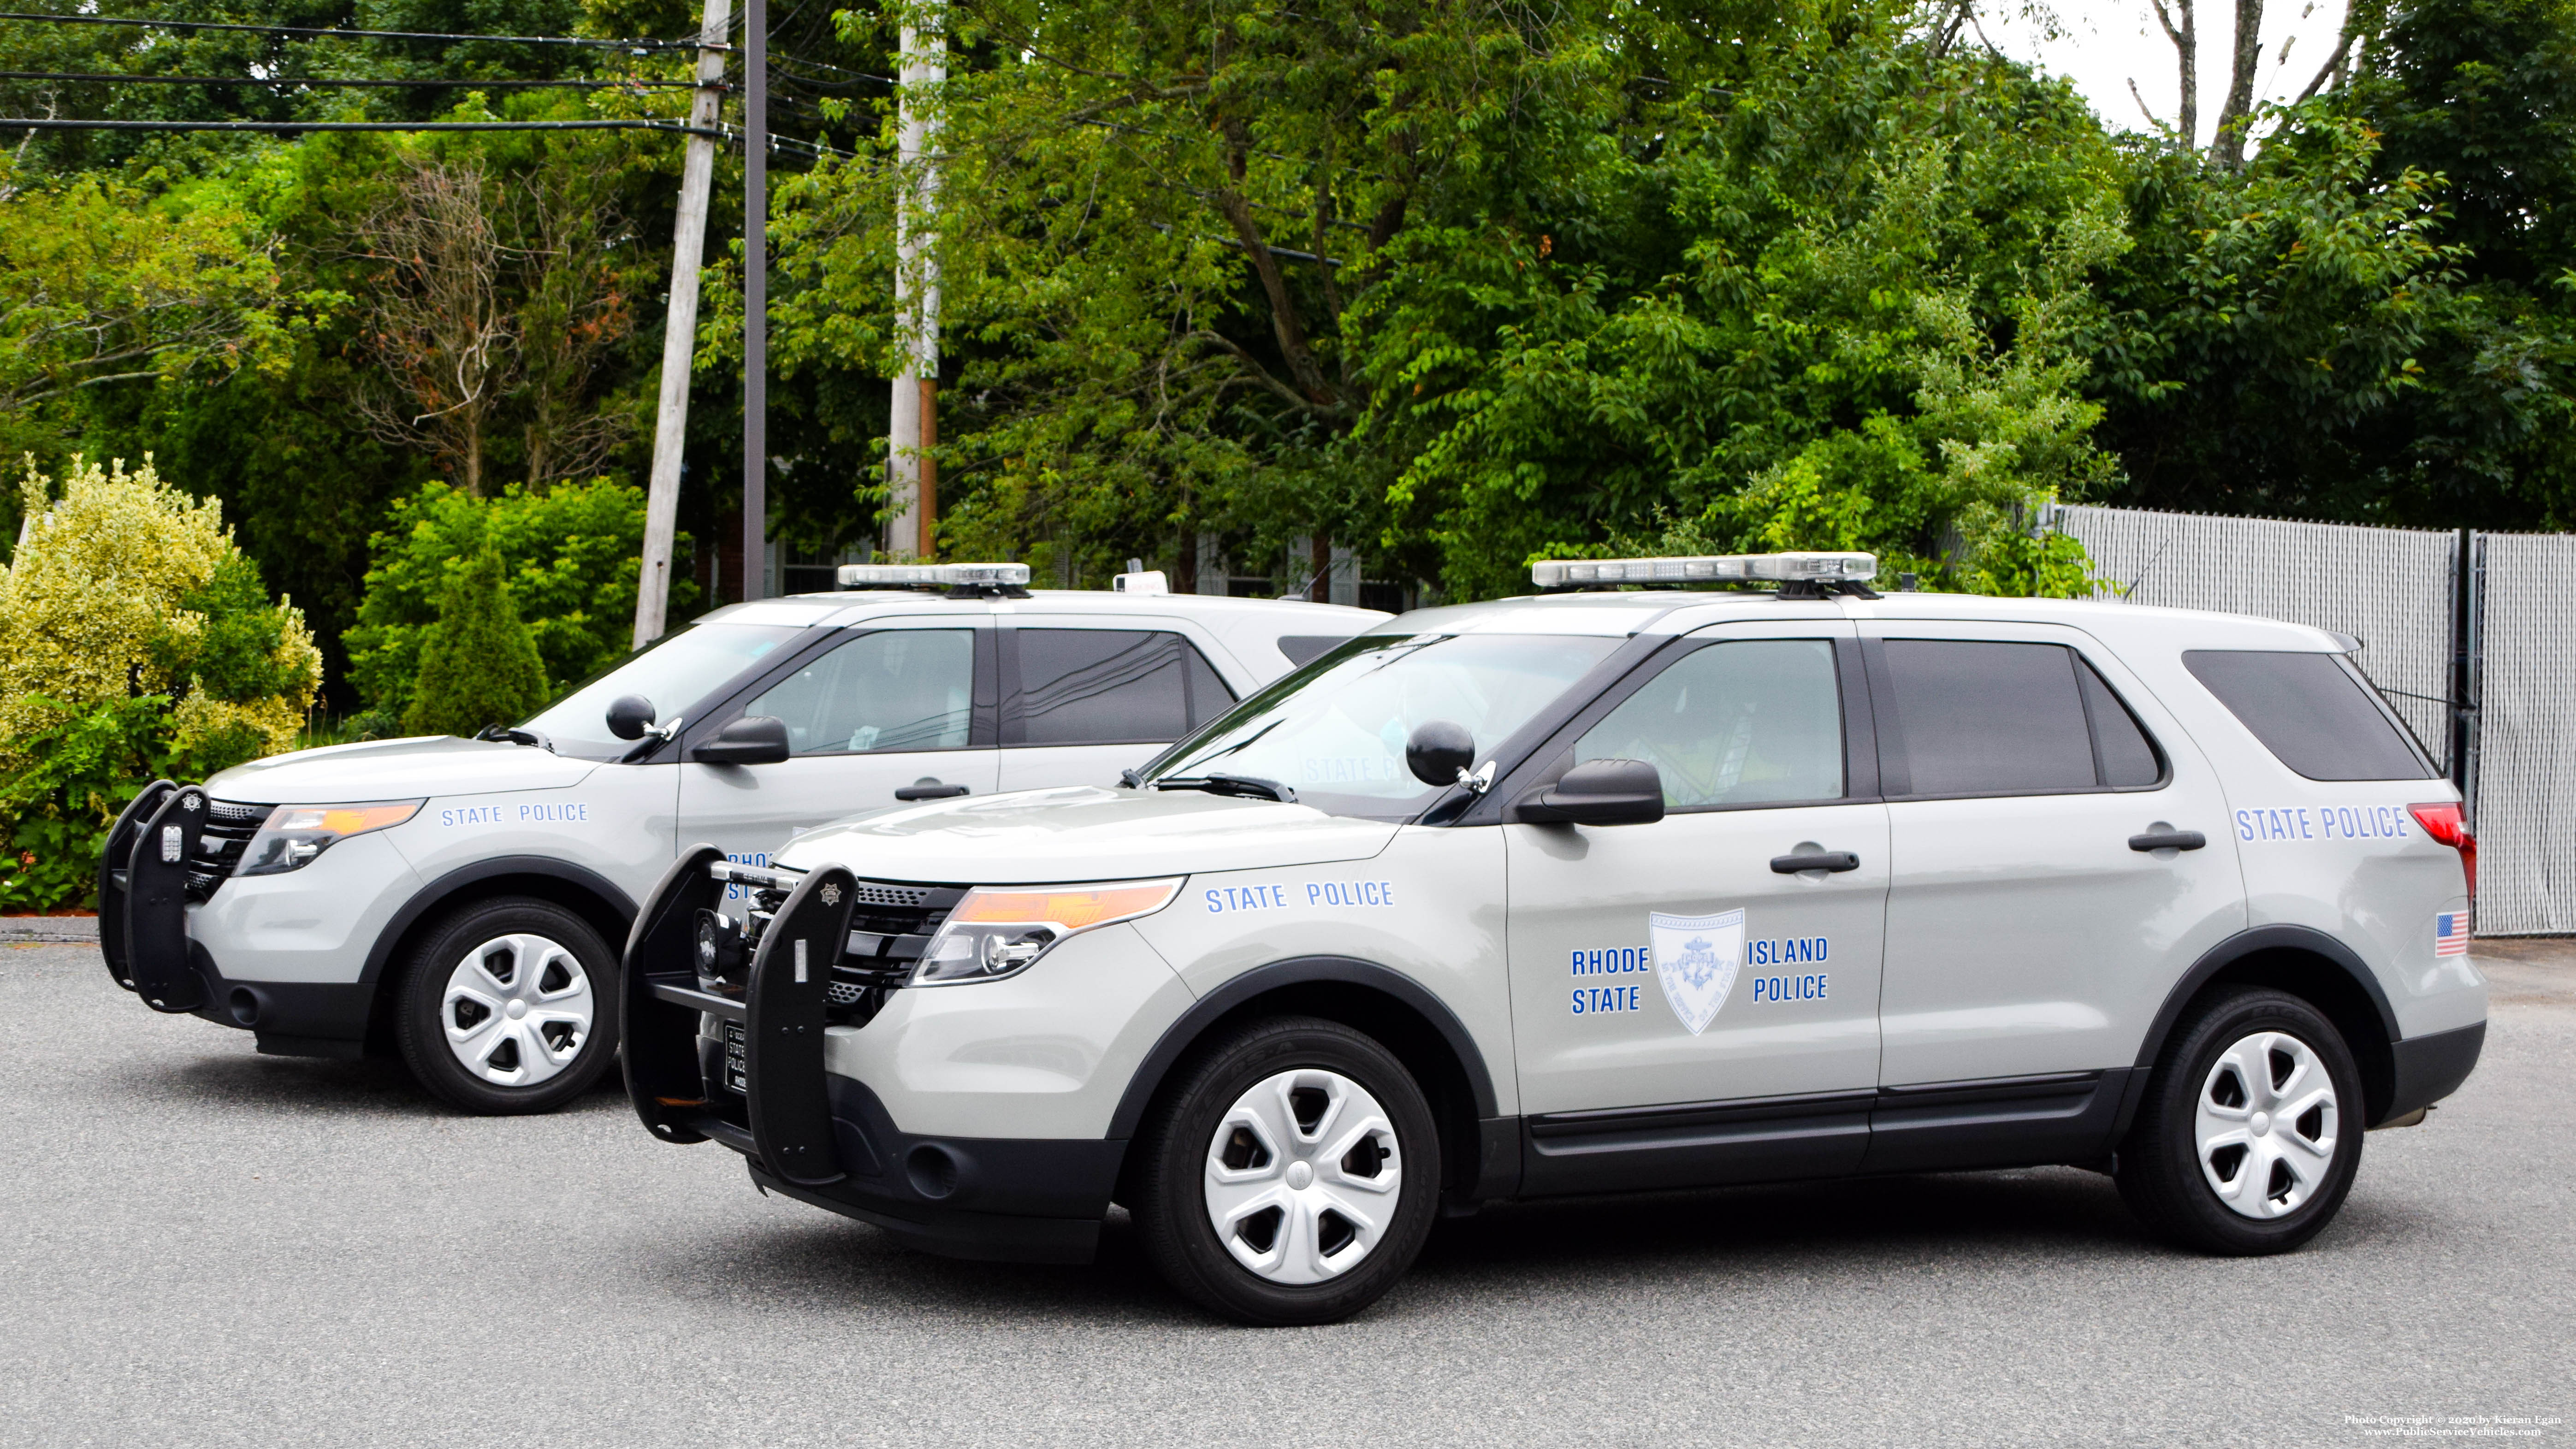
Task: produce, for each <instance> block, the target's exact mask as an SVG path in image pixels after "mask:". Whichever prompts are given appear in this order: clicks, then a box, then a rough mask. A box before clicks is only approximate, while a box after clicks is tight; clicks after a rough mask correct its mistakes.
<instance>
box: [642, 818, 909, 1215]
mask: <svg viewBox="0 0 2576 1449" xmlns="http://www.w3.org/2000/svg"><path fill="white" fill-rule="evenodd" d="M723 858H724V852H723V851H721V850H718V849H717V848H716V847H714V846H712V845H697V846H692V847H690V848H689V849H688V850H686V851H684V852H682V853H681V856H680V858H679V860H678V861H677V862H675V863H674V864H673V865H672V867H671V869H670V870H669V871H668V872H667V873H665V874H664V875H663V877H662V881H661V884H660V885H658V886H656V887H654V890H653V896H652V899H651V900H650V901H649V902H648V903H647V904H646V905H645V908H644V911H643V913H642V914H640V915H638V916H637V917H636V918H635V929H634V931H633V932H632V933H631V934H630V935H629V936H628V937H627V940H626V962H625V970H624V972H623V976H624V978H625V979H624V983H623V985H622V987H621V991H622V1003H623V1005H622V1011H623V1015H622V1018H621V1020H620V1023H619V1031H620V1040H622V1041H623V1042H624V1044H625V1057H626V1094H627V1097H628V1098H629V1099H630V1100H632V1101H633V1102H634V1104H635V1114H636V1116H638V1117H640V1118H642V1119H643V1122H644V1125H645V1127H646V1128H648V1129H650V1130H651V1131H652V1133H653V1135H654V1136H656V1137H659V1138H661V1139H662V1140H663V1141H665V1142H674V1143H678V1142H704V1141H706V1140H708V1139H710V1138H713V1139H714V1140H716V1141H719V1142H722V1143H724V1144H725V1145H726V1146H728V1147H731V1148H733V1149H735V1150H736V1151H738V1152H743V1153H746V1154H748V1155H749V1156H750V1157H751V1158H752V1159H753V1161H754V1162H755V1163H756V1164H757V1165H758V1167H759V1169H760V1170H761V1171H763V1172H765V1173H766V1174H767V1175H768V1176H771V1177H774V1178H776V1179H778V1180H779V1181H781V1182H784V1183H789V1184H793V1185H795V1186H798V1187H822V1186H827V1185H829V1184H832V1183H836V1182H839V1181H841V1180H842V1178H843V1177H844V1176H845V1175H846V1174H845V1173H844V1172H843V1171H842V1169H841V1165H840V1159H839V1155H838V1153H837V1152H835V1151H834V1149H833V1145H832V1109H831V1103H830V1101H829V1100H828V1098H827V1096H826V1094H825V1089H824V1080H823V1026H824V1020H823V1008H824V1005H825V1003H826V1000H827V998H828V995H829V992H830V990H831V984H832V963H833V962H835V961H838V960H839V959H840V957H841V950H842V945H843V943H844V942H846V941H847V940H848V939H849V934H850V914H851V912H852V911H853V910H855V909H856V908H857V905H858V892H857V890H856V889H855V886H856V879H855V878H854V877H853V876H852V875H851V874H850V872H849V871H848V870H847V869H846V868H844V867H841V866H838V865H827V866H822V867H820V868H818V869H816V870H814V871H812V872H811V873H809V874H808V875H806V877H805V878H804V879H803V880H801V881H799V882H798V883H797V885H796V889H795V890H794V891H792V892H790V893H789V895H788V897H787V901H786V903H785V904H784V905H781V906H780V907H779V908H778V913H777V915H776V916H774V917H773V918H772V919H771V921H770V925H769V931H768V934H767V935H765V936H763V937H762V938H761V941H760V946H759V949H758V950H756V951H755V952H753V954H752V958H751V971H750V978H749V984H748V986H747V988H746V989H745V990H744V992H743V994H742V995H741V996H740V997H735V996H732V995H730V994H726V993H723V992H717V991H708V990H705V989H703V988H702V987H701V986H700V985H699V981H698V971H697V914H698V912H699V911H700V910H701V909H707V910H712V909H714V908H715V905H716V903H717V901H718V900H720V899H721V898H722V895H723V891H724V883H723V882H721V881H718V880H716V879H715V878H714V877H713V876H711V875H709V874H708V871H707V868H708V866H710V865H712V864H713V863H715V862H716V861H719V860H722V859H723ZM702 1013H703V1014H705V1015H709V1016H713V1017H716V1018H718V1019H719V1020H723V1021H733V1022H740V1023H742V1026H743V1034H744V1071H745V1077H746V1083H745V1084H746V1087H747V1088H748V1090H747V1091H746V1092H745V1093H744V1094H743V1096H744V1101H743V1106H742V1109H741V1112H740V1118H741V1120H739V1121H737V1120H736V1119H735V1114H734V1113H732V1112H730V1111H728V1110H727V1109H726V1108H725V1107H724V1106H721V1105H719V1104H718V1103H717V1102H715V1101H712V1100H710V1097H711V1093H712V1092H714V1091H720V1090H722V1089H721V1087H711V1086H710V1084H709V1079H710V1078H711V1077H716V1078H717V1079H718V1080H721V1078H720V1076H719V1075H718V1073H719V1071H720V1063H718V1064H711V1063H708V1062H707V1061H705V1060H703V1059H702V1058H701V1056H700V1054H699V1045H698V1043H699V1037H698V1018H699V1016H700V1014H702ZM711 1067H714V1068H715V1069H714V1070H711Z"/></svg>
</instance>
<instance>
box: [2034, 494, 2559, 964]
mask: <svg viewBox="0 0 2576 1449" xmlns="http://www.w3.org/2000/svg"><path fill="white" fill-rule="evenodd" d="M2042 521H2043V523H2044V524H2045V525H2046V526H2048V527H2051V528H2054V529H2056V530H2057V531H2059V532H2062V533H2065V534H2068V535H2071V536H2072V537H2074V538H2075V539H2077V540H2078V541H2080V542H2081V543H2082V544H2083V545H2084V548H2085V551H2086V552H2087V553H2089V554H2090V555H2092V558H2093V567H2094V572H2095V574H2096V575H2097V576H2098V577H2100V578H2101V579H2102V580H2103V581H2104V584H2105V586H2106V588H2107V590H2108V591H2109V592H2111V593H2113V594H2116V595H2117V596H2118V597H2120V598H2123V599H2127V600H2129V601H2131V602H2133V603H2140V604H2159V605H2165V606H2169V607H2173V608H2182V609H2215V610H2220V611H2223V612H2227V613H2233V614H2255V615H2260V616H2262V617H2264V618H2269V619H2283V620H2287V621H2289V622H2291V623H2297V624H2307V625H2311V626H2313V627H2315V628H2319V629H2325V630H2328V631H2330V632H2333V633H2337V634H2346V635H2350V636H2352V637H2353V638H2356V639H2358V640H2360V641H2361V649H2360V650H2359V652H2357V653H2356V654H2355V655H2354V656H2353V658H2354V662H2355V663H2357V664H2359V665H2360V666H2361V668H2362V672H2363V673H2365V674H2367V675H2369V676H2370V678H2371V680H2372V682H2374V683H2376V684H2377V685H2378V686H2379V687H2380V690H2381V691H2382V692H2383V693H2385V694H2386V695H2387V696H2388V700H2389V703H2390V704H2391V705H2393V706H2395V707H2396V709H2397V712H2398V713H2399V714H2400V715H2401V716H2403V717H2404V718H2405V720H2406V723H2407V725H2408V727H2409V728H2411V729H2413V730H2414V732H2415V736H2416V738H2417V739H2419V740H2421V741H2423V743H2424V748H2425V750H2426V752H2427V753H2429V754H2431V755H2432V756H2433V758H2434V760H2435V761H2437V762H2438V763H2439V764H2440V765H2441V767H2442V769H2443V770H2444V771H2445V772H2446V773H2448V774H2449V775H2450V776H2451V778H2452V779H2453V780H2455V781H2458V782H2459V783H2460V785H2461V790H2462V793H2463V794H2464V795H2465V796H2466V797H2467V798H2468V800H2469V808H2470V813H2471V818H2472V819H2473V821H2474V822H2475V826H2476V829H2477V832H2478V902H2477V925H2478V931H2479V934H2481V935H2498V936H2517V935H2543V934H2556V933H2566V932H2576V832H2571V830H2570V829H2568V828H2567V827H2569V826H2571V825H2576V537H2567V536H2562V535H2554V534H2552V535H2533V534H2480V533H2472V532H2468V531H2462V532H2458V533H2437V532H2430V531H2425V530H2419V529H2402V528H2362V527H2356V526H2353V525H2349V524H2339V523H2292V522H2287V521H2285V520H2281V519H2272V518H2220V517H2211V516H2207V515H2201V514H2188V513H2154V512H2148V511H2145V510H2140V509H2129V508H2097V507H2093V506H2090V505H2065V506H2061V507H2056V508H2052V509H2050V510H2049V512H2048V515H2047V517H2046V518H2045V519H2043V520H2042ZM2464 566H2465V567H2466V568H2467V569H2468V570H2469V574H2468V577H2467V578H2466V580H2465V581H2464V580H2463V578H2462V573H2461V571H2462V569H2463V567H2464ZM2464 585H2465V586H2464ZM2463 685H2465V686H2466V687H2465V689H2463V688H2462V686H2463Z"/></svg>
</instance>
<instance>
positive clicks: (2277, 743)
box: [2182, 649, 2432, 780]
mask: <svg viewBox="0 0 2576 1449" xmlns="http://www.w3.org/2000/svg"><path fill="white" fill-rule="evenodd" d="M2182 662H2183V667H2184V668H2186V669H2189V670H2190V671H2191V673H2192V677H2193V678H2195V679H2198V680H2199V681H2200V682H2201V683H2202V684H2204V685H2206V686H2208V688H2209V692H2210V693H2212V694H2214V695H2217V696H2218V702H2219V703H2221V704H2223V705H2226V706H2227V709H2228V712H2229V713H2231V714H2233V715H2235V716H2236V717H2237V719H2239V720H2241V721H2243V722H2244V725H2245V728H2247V729H2249V730H2251V731H2253V732H2254V738H2256V739H2258V740H2261V741H2262V742H2263V747H2264V748H2265V749H2268V750H2270V751H2271V752H2272V754H2273V756H2274V757H2275V758H2277V759H2278V760H2280V762H2281V763H2282V764H2284V765H2287V766H2289V767H2290V768H2291V769H2293V770H2296V771H2298V772H2299V773H2300V774H2302V775H2305V776H2307V777H2308V778H2309V779H2311V780H2422V779H2428V778H2430V777H2431V773H2432V772H2431V771H2429V770H2428V769H2426V768H2425V765H2424V761H2423V759H2422V758H2421V757H2420V756H2418V755H2417V754H2416V753H2415V750H2414V748H2413V747H2412V746H2411V745H2409V744H2408V743H2407V741H2406V738H2405V736H2403V735H2401V734H2399V733H2398V732H2397V726H2396V725H2394V724H2392V723H2391V722H2390V721H2389V718H2388V716H2387V714H2386V713H2385V712H2384V711H2382V710H2381V709H2380V707H2379V702H2378V701H2377V700H2375V699H2373V698H2371V697H2370V690H2369V687H2368V686H2366V685H2364V684H2363V683H2362V682H2361V681H2360V680H2358V679H2355V678H2354V677H2353V676H2352V673H2351V671H2350V670H2349V669H2347V668H2346V667H2345V665H2344V663H2343V661H2342V660H2341V659H2340V658H2338V657H2337V656H2335V655H2332V654H2309V653H2299V652H2294V651H2286V650H2258V649H2191V650H2186V651H2184V653H2183V656H2182Z"/></svg>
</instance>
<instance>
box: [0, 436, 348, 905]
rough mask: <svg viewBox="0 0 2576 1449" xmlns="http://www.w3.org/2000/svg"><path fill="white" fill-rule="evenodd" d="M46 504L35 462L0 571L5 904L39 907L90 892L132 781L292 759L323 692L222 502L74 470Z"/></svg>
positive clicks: (0, 875)
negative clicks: (101, 842)
mask: <svg viewBox="0 0 2576 1449" xmlns="http://www.w3.org/2000/svg"><path fill="white" fill-rule="evenodd" d="M51 492H52V480H50V479H47V478H46V477H44V476H43V475H41V474H39V473H37V472H36V471H35V470H34V468H33V467H32V465H31V466H30V468H29V471H28V474H27V477H26V479H25V481H24V483H23V485H22V496H23V506H24V510H25V514H26V517H27V518H28V520H29V522H28V525H27V532H26V536H25V537H24V538H23V539H22V540H21V542H20V544H19V547H18V550H17V553H16V556H15V557H14V558H13V559H12V560H11V562H10V564H9V565H8V567H7V568H6V569H5V570H0V836H5V838H6V839H7V840H8V841H9V842H10V847H9V848H10V851H11V855H10V858H9V859H8V860H6V861H0V903H6V904H11V905H22V906H34V907H37V908H45V907H50V906H53V905H58V904H62V903H65V902H67V901H72V900H78V899H81V898H83V897H85V896H86V895H87V894H88V892H89V889H90V878H89V876H88V872H89V871H90V870H91V869H92V868H93V867H94V866H95V864H96V860H97V848H98V841H97V837H98V834H99V832H101V831H103V830H104V829H105V828H106V827H107V825H108V824H109V823H110V821H112V820H113V818H114V816H115V813H116V811H117V810H118V809H120V808H122V807H123V805H124V804H125V802H126V801H127V800H129V799H131V798H133V795H134V792H135V790H136V789H137V788H139V786H140V784H141V783H142V782H143V781H146V780H149V779H151V778H153V777H154V775H155V774H158V773H163V772H168V771H183V772H185V773H187V774H189V775H190V776H191V777H201V776H203V775H206V774H211V773H213V772H215V771H217V770H222V769H227V768H230V767H231V766H233V765H236V764H239V763H241V762H242V761H244V760H248V759H252V758H255V757H258V756H261V755H267V754H274V753H276V752H277V751H280V750H283V749H287V748H290V747H291V745H292V743H293V741H294V739H295V736H296V733H297V731H298V729H299V728H300V727H301V726H302V724H303V723H304V717H305V712H306V711H307V710H308V709H309V708H310V707H311V705H312V703H313V698H314V694H315V691H316V690H317V689H318V688H319V686H320V683H321V655H320V652H319V651H318V650H316V649H315V648H314V645H313V641H312V638H311V636H310V635H309V634H307V633H306V631H305V627H304V619H303V615H302V613H301V612H300V611H298V610H297V609H296V608H295V607H294V606H293V604H291V603H289V602H287V601H284V600H280V601H278V602H276V603H271V602H270V601H269V598H268V591H267V589H266V587H265V586H263V585H262V583H261V582H260V576H259V569H258V566H257V565H256V564H254V563H253V562H252V561H251V560H250V559H249V558H247V557H245V556H244V555H243V554H242V553H241V551H240V550H239V549H238V548H236V547H235V546H234V544H233V541H232V537H231V535H230V534H228V533H227V532H225V531H224V529H223V510H222V507H221V505H220V504H216V503H213V502H198V501H196V500H194V499H191V498H189V497H188V496H187V495H185V494H183V493H180V492H179V491H178V490H176V489H173V488H170V487H169V486H167V485H165V484H164V483H162V482H161V480H160V478H159V477H158V476H157V475H156V474H155V473H154V471H153V469H152V466H151V464H150V462H149V461H147V462H146V463H145V464H144V466H143V467H142V468H141V469H140V470H138V471H135V472H132V473H128V472H127V471H125V469H124V467H123V465H122V464H121V463H120V464H115V465H112V466H111V467H109V468H105V469H102V468H100V467H99V466H98V465H96V464H95V463H89V462H86V461H83V460H75V461H74V464H73V466H72V468H71V469H70V471H69V473H68V474H67V475H66V477H65V478H64V480H63V491H62V496H61V497H60V498H59V499H56V498H53V497H52V496H51Z"/></svg>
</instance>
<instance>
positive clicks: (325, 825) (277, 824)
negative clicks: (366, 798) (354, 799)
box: [267, 800, 421, 837]
mask: <svg viewBox="0 0 2576 1449" xmlns="http://www.w3.org/2000/svg"><path fill="white" fill-rule="evenodd" d="M420 806H421V802H420V801H418V800H389V801H385V802H383V803H381V804H375V805H280V806H278V807H277V808H276V809H275V810H272V811H270V812H269V814H268V826H267V828H268V829H270V830H322V831H328V832H329V833H331V834H332V835H335V836H343V837H345V836H351V835H363V834H365V833H366V832H368V831H370V830H383V829H385V828H387V827H389V826H394V825H400V824H402V823H403V822H404V821H406V820H409V819H410V818H412V816H414V815H416V814H418V813H419V812H420Z"/></svg>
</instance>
